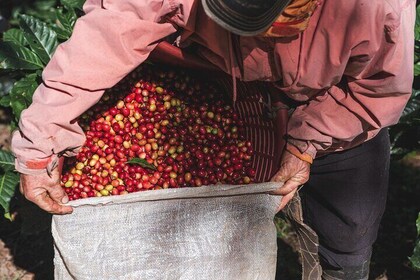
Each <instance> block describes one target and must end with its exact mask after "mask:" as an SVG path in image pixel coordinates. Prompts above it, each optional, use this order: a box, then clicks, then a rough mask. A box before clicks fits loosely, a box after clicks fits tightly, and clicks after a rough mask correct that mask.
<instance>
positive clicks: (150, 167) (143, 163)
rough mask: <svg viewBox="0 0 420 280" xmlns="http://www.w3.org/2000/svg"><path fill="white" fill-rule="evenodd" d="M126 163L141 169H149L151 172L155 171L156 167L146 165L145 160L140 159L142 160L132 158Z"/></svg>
mask: <svg viewBox="0 0 420 280" xmlns="http://www.w3.org/2000/svg"><path fill="white" fill-rule="evenodd" d="M127 163H131V164H138V165H140V166H141V167H144V168H147V169H151V170H156V167H155V166H154V165H153V164H150V163H148V162H147V161H146V160H145V159H142V158H133V159H131V160H129V161H127Z"/></svg>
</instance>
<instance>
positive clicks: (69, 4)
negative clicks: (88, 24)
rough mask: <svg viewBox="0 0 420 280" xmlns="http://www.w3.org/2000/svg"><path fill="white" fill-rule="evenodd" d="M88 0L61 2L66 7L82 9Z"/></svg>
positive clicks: (66, 0) (63, 0)
mask: <svg viewBox="0 0 420 280" xmlns="http://www.w3.org/2000/svg"><path fill="white" fill-rule="evenodd" d="M85 1H86V0H61V4H62V5H63V6H64V7H66V8H75V9H79V10H82V8H83V4H84V3H85Z"/></svg>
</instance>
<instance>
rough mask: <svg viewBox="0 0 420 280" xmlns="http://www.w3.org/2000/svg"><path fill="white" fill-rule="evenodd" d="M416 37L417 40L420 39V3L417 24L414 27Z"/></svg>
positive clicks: (417, 11)
mask: <svg viewBox="0 0 420 280" xmlns="http://www.w3.org/2000/svg"><path fill="white" fill-rule="evenodd" d="M414 38H415V39H416V40H417V41H419V40H420V5H418V6H417V9H416V24H415V27H414Z"/></svg>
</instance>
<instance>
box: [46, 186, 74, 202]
mask: <svg viewBox="0 0 420 280" xmlns="http://www.w3.org/2000/svg"><path fill="white" fill-rule="evenodd" d="M47 191H48V194H49V196H50V197H51V198H52V199H53V200H54V201H55V202H57V203H59V204H61V203H63V204H64V203H67V202H69V198H68V196H67V194H66V192H65V191H64V190H63V189H62V188H61V187H60V186H53V187H48V188H47Z"/></svg>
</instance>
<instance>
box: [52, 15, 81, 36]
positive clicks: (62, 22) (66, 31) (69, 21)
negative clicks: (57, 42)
mask: <svg viewBox="0 0 420 280" xmlns="http://www.w3.org/2000/svg"><path fill="white" fill-rule="evenodd" d="M56 14H57V26H56V28H54V30H55V31H56V33H57V35H58V36H59V38H60V39H63V40H67V39H68V38H70V35H71V34H72V32H73V27H74V24H75V23H76V20H77V15H76V13H75V12H74V10H73V9H71V10H68V11H64V10H63V9H57V11H56Z"/></svg>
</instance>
